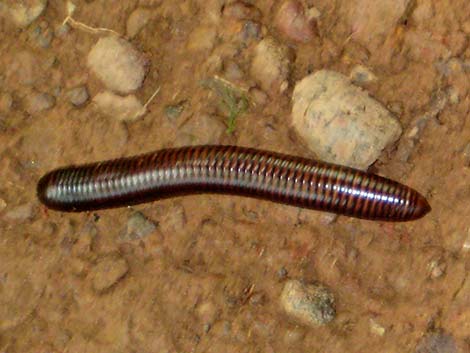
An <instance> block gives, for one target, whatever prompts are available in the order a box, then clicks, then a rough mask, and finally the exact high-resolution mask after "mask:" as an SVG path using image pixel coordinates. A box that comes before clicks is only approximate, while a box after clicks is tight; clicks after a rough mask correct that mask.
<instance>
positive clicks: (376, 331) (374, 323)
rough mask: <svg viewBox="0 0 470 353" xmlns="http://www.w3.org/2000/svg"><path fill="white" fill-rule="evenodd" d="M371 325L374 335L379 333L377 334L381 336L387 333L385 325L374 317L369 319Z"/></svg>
mask: <svg viewBox="0 0 470 353" xmlns="http://www.w3.org/2000/svg"><path fill="white" fill-rule="evenodd" d="M369 325H370V332H371V333H373V334H374V335H377V336H380V337H382V336H383V335H385V327H383V326H382V325H380V324H379V323H378V322H377V321H375V320H374V319H370V320H369Z"/></svg>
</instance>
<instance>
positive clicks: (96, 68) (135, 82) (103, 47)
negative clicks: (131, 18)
mask: <svg viewBox="0 0 470 353" xmlns="http://www.w3.org/2000/svg"><path fill="white" fill-rule="evenodd" d="M87 62H88V67H89V68H90V70H91V71H92V72H93V73H95V74H96V76H98V78H99V79H100V80H101V81H102V82H103V83H104V85H105V86H106V87H107V88H108V89H110V90H112V91H115V92H118V93H121V94H128V93H131V92H133V91H135V90H137V89H138V88H140V87H141V86H142V83H143V81H144V78H145V75H146V72H147V68H146V66H147V63H146V61H145V60H144V58H143V56H142V54H141V53H139V52H138V51H137V50H136V49H135V48H134V47H133V46H132V44H130V43H129V42H128V41H126V40H124V39H122V38H118V37H114V36H109V37H103V38H101V39H99V40H98V42H97V43H96V44H95V46H94V47H93V48H92V49H91V51H90V53H89V54H88V61H87Z"/></svg>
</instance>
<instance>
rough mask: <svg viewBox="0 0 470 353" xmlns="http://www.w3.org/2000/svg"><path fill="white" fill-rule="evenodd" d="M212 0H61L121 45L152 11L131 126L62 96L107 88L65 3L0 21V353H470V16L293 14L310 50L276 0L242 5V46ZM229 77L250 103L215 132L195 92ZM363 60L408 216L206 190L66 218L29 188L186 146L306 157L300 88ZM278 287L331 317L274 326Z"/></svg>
mask: <svg viewBox="0 0 470 353" xmlns="http://www.w3.org/2000/svg"><path fill="white" fill-rule="evenodd" d="M227 3H228V2H225V1H223V0H210V1H202V0H201V1H198V0H194V1H179V0H176V1H175V0H161V1H159V0H145V1H137V0H129V1H120V2H117V1H110V0H103V1H98V0H95V1H93V0H87V1H80V2H79V1H77V2H76V5H77V9H76V11H75V12H74V14H73V16H74V18H75V19H76V20H79V21H81V22H84V23H86V24H87V25H90V26H93V27H104V28H109V29H112V30H114V31H116V32H118V33H122V34H123V35H125V34H126V30H127V29H126V22H127V20H128V18H129V16H130V14H131V13H132V12H133V11H134V10H135V9H136V8H137V7H145V8H147V9H150V10H151V11H152V14H153V15H152V16H153V17H152V18H151V19H150V20H149V21H148V22H147V23H146V24H145V25H144V26H142V29H141V30H140V32H139V33H138V34H137V35H135V37H133V38H132V39H129V41H130V42H131V43H132V44H133V45H134V46H135V47H136V48H137V49H138V50H139V51H141V52H142V53H144V55H145V57H146V59H147V60H148V63H149V64H148V65H149V66H148V74H147V76H146V78H145V81H144V84H143V86H142V88H140V89H139V90H137V92H136V95H137V97H138V98H139V99H141V100H142V101H145V100H146V99H147V98H148V97H150V96H151V95H152V93H153V92H154V91H155V89H156V88H157V87H160V91H159V93H158V95H157V96H156V98H155V99H154V100H153V101H152V102H151V103H150V105H149V106H148V110H149V111H148V113H147V114H146V115H145V116H144V117H142V118H140V119H138V120H136V121H134V122H127V123H126V122H122V121H118V120H116V119H114V118H113V117H108V116H106V115H105V114H102V113H100V112H99V111H97V109H96V108H95V107H94V105H93V103H92V102H91V101H88V102H87V103H86V104H84V105H83V106H81V107H75V106H73V105H72V104H71V103H70V101H69V98H68V95H67V92H68V91H69V90H70V89H72V88H74V87H77V86H81V85H85V86H86V87H87V90H88V92H89V95H90V97H93V96H94V95H95V94H97V93H98V92H100V90H102V89H103V85H102V83H101V82H100V81H99V80H98V79H97V78H96V77H95V76H94V75H93V74H92V73H90V72H89V70H88V68H87V63H86V57H87V54H88V52H89V51H90V49H91V48H92V46H93V45H94V44H95V43H96V41H97V40H98V38H99V37H100V36H103V35H106V34H105V33H89V32H87V31H84V30H81V29H79V28H72V27H70V28H68V29H67V28H65V29H64V27H62V26H61V23H62V21H63V20H64V18H65V17H66V16H67V13H66V8H65V4H64V3H63V2H62V1H49V4H48V6H47V8H46V10H45V11H44V13H43V14H42V15H41V16H40V17H39V18H38V19H37V20H35V21H34V22H33V23H32V24H31V25H30V26H29V27H27V28H19V27H17V26H16V25H15V24H13V23H12V22H11V21H10V19H8V18H3V19H0V52H1V56H0V83H1V84H0V94H1V97H0V123H1V131H0V179H1V180H2V183H1V184H0V198H1V199H0V201H1V202H0V207H1V210H0V352H8V353H13V352H103V351H104V352H292V351H295V352H366V351H367V352H415V351H416V352H470V305H469V304H470V278H469V276H468V271H469V268H470V220H469V219H468V218H467V217H468V215H469V214H470V187H469V180H470V179H469V178H470V169H469V165H470V145H469V143H470V126H469V122H468V118H467V114H468V110H469V102H470V96H469V92H468V91H469V82H470V81H469V74H470V66H469V65H470V61H469V60H470V49H469V47H468V39H469V35H470V4H469V3H468V2H467V1H464V0H456V1H450V0H436V1H425V0H416V1H412V2H410V3H409V6H408V7H407V10H406V12H405V13H404V15H403V16H402V17H401V18H399V19H397V21H396V22H395V23H392V24H391V25H390V24H389V23H381V22H380V21H379V22H378V23H377V22H374V19H375V20H376V21H378V19H379V20H380V19H381V18H380V17H379V18H378V19H377V17H374V16H372V15H370V13H369V12H370V11H369V12H368V11H367V10H366V9H368V8H370V7H373V6H375V7H377V5H373V6H372V5H371V6H368V3H370V4H376V2H375V1H372V2H370V1H369V2H368V1H365V0H360V1H341V0H338V1H330V0H318V1H314V2H311V1H305V3H304V5H305V6H307V7H312V6H315V8H316V9H317V10H318V12H319V13H320V17H319V20H318V23H317V30H316V33H315V38H313V39H312V40H310V41H308V42H307V43H297V42H292V41H290V40H289V39H288V38H285V36H284V35H283V34H282V33H280V32H279V30H278V29H277V28H276V27H275V25H274V24H273V23H274V18H275V14H276V11H277V9H278V7H279V3H278V2H276V1H273V0H260V1H251V3H252V4H255V5H256V7H257V8H258V9H259V11H260V12H259V14H257V15H256V16H254V17H256V18H255V19H254V20H253V22H255V23H258V24H261V27H260V28H261V30H260V33H255V34H253V33H251V35H252V36H253V37H251V38H249V39H246V38H245V37H244V36H243V33H242V32H243V31H244V30H245V29H246V26H245V24H246V21H247V20H246V19H244V18H243V16H238V17H237V16H236V15H233V16H232V17H231V16H228V15H223V14H222V7H223V5H224V4H225V5H226V4H227ZM385 3H387V2H384V4H385ZM392 3H393V2H392ZM358 8H359V9H360V10H358ZM371 11H372V10H371ZM384 11H385V10H384ZM383 18H384V17H382V19H383ZM385 18H388V16H385ZM385 22H386V21H385ZM387 26H388V27H387ZM364 28H365V30H364ZM368 31H370V32H368ZM192 33H199V34H200V36H201V38H199V37H198V36H195V35H191V34H192ZM211 33H215V35H212V34H211ZM241 33H242V34H241ZM257 35H259V36H264V37H265V36H268V35H269V36H273V37H274V38H276V39H277V40H279V41H280V42H282V43H284V44H286V45H288V46H289V47H290V50H291V52H292V54H293V55H292V58H293V59H292V71H291V72H290V74H289V87H288V88H287V90H285V91H283V92H282V93H279V92H278V91H277V92H264V91H262V90H259V89H258V88H257V87H259V86H258V85H257V82H256V81H255V80H253V78H252V77H250V60H251V58H252V56H253V48H254V46H255V45H256V42H257V41H258V40H259V39H258V38H257ZM44 40H46V41H50V43H46V44H44V42H43V41H44ZM41 41H42V42H41ZM195 48H196V49H195ZM234 64H235V67H236V68H238V69H237V70H238V71H237V73H241V75H238V74H233V72H232V74H231V76H230V80H231V81H234V80H235V81H236V85H237V86H239V87H242V88H243V89H245V88H246V89H250V88H257V89H258V91H257V97H258V98H257V100H256V104H250V106H249V108H248V109H247V111H246V112H244V113H243V114H241V115H240V116H238V117H237V120H236V125H235V128H234V131H233V132H232V133H229V132H227V131H226V129H225V127H226V126H225V124H226V123H227V117H226V116H225V115H224V112H223V111H221V109H220V108H219V107H218V104H217V100H218V97H217V96H216V95H215V94H214V93H213V91H211V90H210V89H208V88H207V87H205V86H204V85H203V84H201V82H202V81H204V80H207V79H210V78H213V77H214V76H215V75H217V76H218V77H224V78H227V77H226V75H228V72H229V71H230V70H227V68H229V67H232V69H233V67H234V66H233V65H234ZM359 64H360V65H363V66H365V67H367V68H368V69H369V70H370V71H371V72H373V73H374V75H375V76H376V77H377V79H376V80H375V81H372V82H368V83H367V84H366V85H365V88H366V89H367V90H368V91H369V92H370V94H371V96H373V97H374V98H376V99H377V100H378V101H380V102H382V103H383V104H384V106H386V107H388V108H389V110H391V111H393V112H394V113H395V114H396V116H397V118H398V119H399V121H400V123H401V125H402V126H403V129H404V133H403V136H402V138H401V139H400V141H399V142H398V143H397V144H396V145H395V146H393V147H391V148H388V149H387V150H386V151H384V152H383V154H382V156H381V158H380V159H379V161H377V162H376V163H375V164H374V165H373V166H372V168H371V170H372V171H374V172H377V173H380V174H381V175H385V176H387V177H390V178H393V179H396V180H399V181H400V182H403V183H406V184H407V185H410V186H412V187H414V188H416V189H417V190H419V191H420V192H422V193H423V194H424V195H426V197H427V198H428V200H429V202H430V204H431V206H432V209H433V210H432V212H431V213H430V214H429V215H427V216H426V217H425V218H423V219H421V220H418V221H415V222H409V223H381V222H372V221H362V220H357V219H351V218H347V217H339V218H338V219H336V220H333V221H332V220H331V218H330V217H329V215H325V214H324V213H321V212H315V211H309V210H301V209H297V208H294V207H289V206H284V205H277V204H272V203H269V202H265V201H259V200H252V199H247V198H242V197H229V196H211V195H198V196H187V197H181V198H175V199H167V200H163V201H160V202H155V203H150V204H144V205H139V206H135V207H132V208H121V209H113V210H103V211H99V212H95V213H80V214H67V213H60V212H55V211H50V210H47V209H46V208H45V207H44V206H42V205H40V203H39V202H38V200H37V199H36V195H35V188H36V183H37V181H38V179H39V178H40V176H41V175H42V174H44V173H45V172H47V171H49V170H51V169H53V168H56V167H58V166H62V165H67V164H72V163H73V164H76V163H82V162H87V161H95V160H101V159H110V158H115V157H120V156H127V155H133V154H137V153H142V152H146V151H152V150H156V149H160V148H163V147H170V146H181V145H185V144H187V143H188V141H189V142H191V143H204V142H211V143H223V144H238V145H242V146H251V147H257V148H262V149H270V150H275V151H279V152H285V153H292V154H296V155H303V156H311V153H310V152H309V151H308V150H307V149H306V148H305V146H304V145H303V144H302V143H301V141H300V140H299V139H298V138H297V137H296V135H295V133H294V132H293V131H292V128H291V125H290V112H291V94H292V88H293V85H294V83H295V81H297V80H299V79H301V78H302V77H304V76H305V75H307V74H309V73H311V72H314V71H316V70H318V69H323V68H328V69H332V70H336V71H339V72H342V73H344V74H346V75H349V73H350V72H351V70H352V69H353V68H354V67H355V66H356V65H359ZM233 77H235V78H233ZM38 93H47V94H49V95H50V96H51V97H54V101H53V102H52V103H51V104H50V106H49V107H48V108H47V109H44V110H40V111H37V110H35V109H31V108H30V106H31V104H32V103H31V102H30V97H31V96H33V95H36V94H38ZM181 102H184V104H182V105H181V106H182V107H183V108H182V112H181V114H179V115H178V114H171V112H169V107H173V110H174V109H176V108H174V106H175V105H178V104H179V103H181ZM28 107H29V108H28ZM201 117H205V118H204V119H206V118H207V117H210V118H211V119H213V120H214V121H216V123H217V124H219V125H221V126H222V129H221V130H220V129H219V130H217V131H215V132H214V130H213V127H212V126H211V125H210V124H209V123H207V122H205V123H199V122H200V121H201V120H200V119H202V118H201ZM188 126H189V127H190V128H188ZM188 129H190V132H191V129H194V135H191V134H189V135H190V138H188V133H182V131H183V132H184V131H186V132H187V131H188ZM219 132H220V133H219ZM136 211H138V212H140V213H141V214H142V215H143V216H144V217H145V219H146V220H147V221H150V222H152V223H153V224H155V225H156V227H154V228H153V229H152V230H151V232H150V234H147V235H146V236H145V237H131V236H129V229H128V227H129V222H130V220H131V219H132V217H134V215H135V214H136ZM287 279H299V280H302V281H305V282H313V283H314V282H319V283H322V284H323V285H325V286H327V287H328V288H329V289H330V290H331V291H332V293H333V294H334V296H335V298H336V312H337V316H336V318H335V319H334V320H333V321H332V322H331V323H329V324H327V325H324V326H318V327H308V326H305V325H302V324H301V323H298V322H296V321H295V319H293V318H291V317H289V316H287V315H286V314H285V313H284V311H283V308H282V306H281V304H280V301H279V298H280V294H281V291H282V288H283V285H284V283H285V281H286V280H287ZM429 337H433V338H431V340H432V339H434V341H432V342H431V343H429V342H427V341H426V340H427V339H429ZM436 337H437V338H436ZM436 342H437V343H436ZM442 342H445V344H444V343H442ZM433 345H434V346H433ZM439 345H440V346H439ZM431 346H432V347H434V348H429V347H431ZM444 346H445V348H442V347H444ZM423 347H425V348H423ZM426 347H427V348H426ZM435 347H441V348H435ZM432 349H434V350H432Z"/></svg>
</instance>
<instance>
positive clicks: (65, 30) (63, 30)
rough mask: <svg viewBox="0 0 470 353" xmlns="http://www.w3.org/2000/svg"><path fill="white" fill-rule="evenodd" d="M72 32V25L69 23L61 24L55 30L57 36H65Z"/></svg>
mask: <svg viewBox="0 0 470 353" xmlns="http://www.w3.org/2000/svg"><path fill="white" fill-rule="evenodd" d="M69 32H70V26H69V25H68V24H67V23H61V24H59V25H58V26H57V27H56V28H55V31H54V34H55V36H56V37H57V38H65V37H66V36H67V34H69Z"/></svg>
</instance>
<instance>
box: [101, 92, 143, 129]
mask: <svg viewBox="0 0 470 353" xmlns="http://www.w3.org/2000/svg"><path fill="white" fill-rule="evenodd" d="M93 102H94V103H95V104H96V105H97V107H98V108H99V109H100V110H101V112H103V113H104V114H106V115H108V116H110V117H113V118H115V119H117V120H120V121H129V122H130V121H134V120H137V119H138V118H140V117H142V116H143V115H144V114H145V113H146V109H145V107H144V106H143V105H142V103H140V101H139V100H138V99H137V97H136V96H134V95H129V96H125V97H122V96H119V95H117V94H114V93H112V92H109V91H104V92H100V93H98V94H97V95H96V96H95V97H94V98H93Z"/></svg>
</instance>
